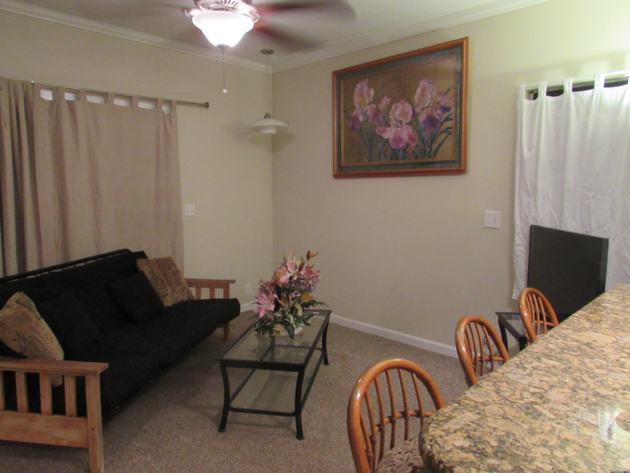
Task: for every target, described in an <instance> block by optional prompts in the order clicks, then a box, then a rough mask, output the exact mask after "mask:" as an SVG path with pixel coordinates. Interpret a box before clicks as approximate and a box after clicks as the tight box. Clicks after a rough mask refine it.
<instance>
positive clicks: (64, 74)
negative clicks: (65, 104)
mask: <svg viewBox="0 0 630 473" xmlns="http://www.w3.org/2000/svg"><path fill="white" fill-rule="evenodd" d="M209 47H210V46H209ZM0 76H2V77H8V78H15V79H22V80H35V81H39V82H44V83H52V84H62V85H69V86H76V87H85V88H91V89H98V90H109V91H114V92H124V93H135V94H140V95H146V96H157V97H165V98H173V99H180V100H190V101H199V102H205V101H209V102H210V109H209V110H205V109H200V108H193V107H186V106H180V107H178V118H179V130H180V133H179V137H180V159H181V180H182V199H183V202H182V204H183V203H194V204H195V205H196V210H197V215H196V216H195V217H185V218H184V240H185V241H184V244H185V262H184V265H185V274H186V275H187V276H189V277H215V278H234V279H236V280H237V284H236V286H235V288H234V294H235V295H236V296H237V297H239V298H240V299H241V300H242V301H244V302H246V301H247V300H249V299H251V298H252V296H247V295H245V284H246V283H252V284H253V285H254V288H255V287H256V283H257V281H258V280H259V279H260V278H261V277H262V276H263V275H264V274H267V273H268V272H269V271H270V268H271V267H272V261H271V251H272V250H271V249H272V207H271V205H272V194H271V185H272V180H271V171H272V167H271V142H270V140H269V139H268V137H260V136H251V134H249V132H248V130H247V127H248V125H249V124H250V123H252V122H254V121H256V120H259V119H260V118H262V116H263V114H264V112H265V108H266V103H267V101H266V100H265V97H264V94H265V73H264V70H262V69H261V70H253V69H248V68H244V67H237V66H234V65H229V64H228V65H227V66H226V76H227V81H228V89H229V93H228V94H227V95H224V94H222V93H221V89H222V88H223V85H222V77H221V65H220V63H218V62H217V61H214V60H210V59H206V58H202V57H199V56H194V55H190V54H184V53H177V52H174V51H171V50H167V49H162V48H157V47H152V46H148V45H144V44H140V43H137V42H132V41H128V40H124V39H121V38H116V37H112V36H107V35H103V34H98V33H92V32H89V31H85V30H82V29H78V28H74V27H69V26H63V25H59V24H55V23H51V22H46V21H40V20H36V19H31V18H27V17H25V16H21V15H17V14H12V13H7V12H2V11H0ZM265 138H267V139H265ZM150 256H160V255H150Z"/></svg>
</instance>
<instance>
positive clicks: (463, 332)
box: [455, 315, 510, 386]
mask: <svg viewBox="0 0 630 473" xmlns="http://www.w3.org/2000/svg"><path fill="white" fill-rule="evenodd" d="M455 347H456V349H457V356H458V357H459V362H460V364H461V365H462V370H463V371H464V377H465V378H466V384H468V386H472V385H473V384H477V382H478V379H479V377H481V376H483V375H484V374H486V373H489V372H491V371H494V370H495V369H497V368H498V367H499V366H501V365H502V364H503V363H505V362H506V361H508V360H509V359H510V356H509V354H508V351H507V349H506V348H505V345H504V344H503V341H502V340H501V338H500V337H499V334H498V333H497V331H496V330H495V328H494V327H493V326H492V324H490V322H488V321H487V320H486V319H484V318H483V317H480V316H478V315H468V316H466V317H462V319H461V320H460V321H459V323H458V324H457V328H456V329H455Z"/></svg>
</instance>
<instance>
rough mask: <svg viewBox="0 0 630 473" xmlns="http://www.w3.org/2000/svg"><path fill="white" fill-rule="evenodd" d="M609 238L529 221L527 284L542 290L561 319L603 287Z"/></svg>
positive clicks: (604, 284) (602, 290) (599, 291)
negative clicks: (532, 223)
mask: <svg viewBox="0 0 630 473" xmlns="http://www.w3.org/2000/svg"><path fill="white" fill-rule="evenodd" d="M607 264H608V238H601V237H596V236H590V235H583V234H580V233H574V232H567V231H564V230H557V229H554V228H547V227H542V226H539V225H532V226H531V227H530V232H529V263H528V270H527V285H528V286H529V287H533V288H535V289H538V290H539V291H540V292H542V293H543V294H544V295H545V297H547V299H549V302H550V303H551V305H552V306H553V308H554V310H555V311H556V314H557V315H558V318H559V319H560V320H564V319H566V318H567V317H568V316H570V315H571V314H573V313H575V312H577V311H578V310H580V309H581V308H582V307H584V306H585V305H586V304H588V303H589V302H591V301H592V300H593V299H595V298H596V297H597V296H599V295H600V294H601V293H603V292H604V291H605V290H606V268H607Z"/></svg>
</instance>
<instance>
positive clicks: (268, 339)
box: [219, 310, 331, 440]
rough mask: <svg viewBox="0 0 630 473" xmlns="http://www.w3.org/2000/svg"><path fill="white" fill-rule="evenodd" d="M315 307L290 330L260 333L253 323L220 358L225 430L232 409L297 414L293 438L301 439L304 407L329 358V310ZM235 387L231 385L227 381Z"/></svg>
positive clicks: (221, 427)
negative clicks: (304, 321) (291, 334)
mask: <svg viewBox="0 0 630 473" xmlns="http://www.w3.org/2000/svg"><path fill="white" fill-rule="evenodd" d="M308 312H312V313H315V315H314V316H313V318H312V319H311V325H310V326H305V327H304V328H303V329H302V331H301V332H299V333H296V334H295V337H294V339H293V340H291V338H290V337H289V336H288V335H282V336H277V335H276V336H269V335H260V334H259V333H257V332H256V331H255V330H254V324H252V325H251V326H250V327H249V328H248V329H247V330H246V331H245V333H243V335H241V336H240V337H239V338H238V340H236V341H235V342H234V344H233V345H232V346H231V347H230V348H229V349H228V350H227V351H226V352H225V353H224V354H223V356H221V357H220V358H219V364H220V366H221V375H222V377H223V396H224V397H223V413H222V416H221V423H220V425H219V432H224V431H225V427H226V425H227V420H228V415H229V413H230V411H233V412H249V413H252V414H264V415H275V416H285V417H295V424H296V431H297V435H296V436H297V438H298V439H299V440H302V439H304V433H303V429H302V409H303V408H304V404H305V403H306V399H307V398H308V395H309V392H310V390H311V387H312V386H313V382H314V381H315V377H316V376H317V372H318V371H319V367H320V366H321V364H322V362H323V363H324V364H325V365H327V364H328V353H327V350H326V338H327V335H328V322H329V320H330V312H331V311H330V310H309V311H308ZM231 381H232V382H234V384H235V385H236V389H234V391H233V392H232V391H231V386H230V382H231Z"/></svg>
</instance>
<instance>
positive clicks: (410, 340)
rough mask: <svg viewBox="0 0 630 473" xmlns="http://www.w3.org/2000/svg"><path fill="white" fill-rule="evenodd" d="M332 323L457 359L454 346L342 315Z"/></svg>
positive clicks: (247, 307)
mask: <svg viewBox="0 0 630 473" xmlns="http://www.w3.org/2000/svg"><path fill="white" fill-rule="evenodd" d="M256 305H257V303H256V301H252V302H248V303H246V304H241V313H242V312H247V311H248V310H252V309H254V307H256ZM330 321H331V322H332V323H333V324H338V325H342V326H344V327H348V328H351V329H354V330H358V331H360V332H365V333H369V334H371V335H378V336H379V337H383V338H387V339H389V340H394V341H396V342H400V343H404V344H406V345H411V346H412V347H416V348H422V349H424V350H429V351H432V352H435V353H439V354H441V355H446V356H451V357H453V358H457V351H456V350H455V346H454V345H453V346H449V345H444V344H443V343H438V342H434V341H431V340H427V339H425V338H420V337H414V336H413V335H408V334H406V333H400V332H395V331H394V330H390V329H387V328H382V327H377V326H376V325H371V324H366V323H364V322H357V321H356V320H351V319H347V318H345V317H341V316H340V315H335V314H332V315H331V316H330Z"/></svg>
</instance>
